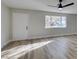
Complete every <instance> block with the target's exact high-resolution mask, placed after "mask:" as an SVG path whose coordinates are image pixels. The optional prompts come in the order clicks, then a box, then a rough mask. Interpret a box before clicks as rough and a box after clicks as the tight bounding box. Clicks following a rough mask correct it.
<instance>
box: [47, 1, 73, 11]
mask: <svg viewBox="0 0 79 59" xmlns="http://www.w3.org/2000/svg"><path fill="white" fill-rule="evenodd" d="M62 2H63V0H59V4H57V6H52V5H48V6H50V7H58V9H59V10H62V8H64V7H68V6H71V5H74V3H73V2H72V3H69V4H66V5H62Z"/></svg>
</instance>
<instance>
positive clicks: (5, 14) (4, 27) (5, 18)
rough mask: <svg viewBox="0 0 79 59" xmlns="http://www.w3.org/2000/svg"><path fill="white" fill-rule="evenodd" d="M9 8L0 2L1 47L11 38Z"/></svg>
mask: <svg viewBox="0 0 79 59" xmlns="http://www.w3.org/2000/svg"><path fill="white" fill-rule="evenodd" d="M10 15H11V14H10V10H9V8H8V7H6V6H5V5H4V4H3V3H2V4H1V47H3V46H4V45H6V44H7V43H8V42H9V41H10V38H11V27H10V26H11V24H10V20H11V19H10Z"/></svg>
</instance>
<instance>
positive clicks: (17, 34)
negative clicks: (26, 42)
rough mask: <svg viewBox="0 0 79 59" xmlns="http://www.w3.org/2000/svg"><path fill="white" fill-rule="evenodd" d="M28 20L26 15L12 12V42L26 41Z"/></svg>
mask: <svg viewBox="0 0 79 59" xmlns="http://www.w3.org/2000/svg"><path fill="white" fill-rule="evenodd" d="M28 20H29V15H28V14H27V13H17V12H14V13H13V14H12V23H13V24H12V29H13V40H23V39H27V36H28Z"/></svg>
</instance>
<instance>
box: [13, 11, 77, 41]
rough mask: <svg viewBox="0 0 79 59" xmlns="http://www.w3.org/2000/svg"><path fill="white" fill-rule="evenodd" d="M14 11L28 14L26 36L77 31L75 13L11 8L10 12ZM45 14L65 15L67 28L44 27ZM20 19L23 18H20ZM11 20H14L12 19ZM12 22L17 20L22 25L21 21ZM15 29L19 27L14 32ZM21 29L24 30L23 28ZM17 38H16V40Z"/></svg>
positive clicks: (59, 34) (74, 32)
mask: <svg viewBox="0 0 79 59" xmlns="http://www.w3.org/2000/svg"><path fill="white" fill-rule="evenodd" d="M15 13H24V14H28V15H29V18H28V33H27V35H28V37H27V38H34V37H41V36H42V37H45V36H61V35H71V34H76V31H77V30H76V29H77V28H76V27H77V26H76V24H77V18H76V16H77V15H75V14H59V13H52V12H43V11H33V10H18V9H13V10H12V14H15ZM45 15H52V16H53V15H55V16H60V15H61V16H67V28H51V29H45ZM12 17H13V16H12ZM16 17H17V16H16ZM26 17H27V16H26ZM21 19H23V18H21ZM12 20H14V19H12ZM14 22H17V23H18V22H19V23H18V24H21V26H24V25H22V24H23V22H22V21H14ZM26 23H27V22H26ZM13 26H16V25H13ZM25 26H26V25H25ZM25 26H24V27H25ZM17 30H19V29H16V30H15V32H16V31H17ZM21 30H24V28H23V29H21ZM22 34H23V33H22ZM13 35H14V34H13ZM13 38H14V40H15V38H16V37H13ZM17 39H18V38H16V40H17ZM21 39H22V38H21Z"/></svg>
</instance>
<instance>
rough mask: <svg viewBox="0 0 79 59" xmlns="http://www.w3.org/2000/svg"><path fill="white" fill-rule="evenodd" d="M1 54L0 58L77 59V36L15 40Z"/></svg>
mask: <svg viewBox="0 0 79 59" xmlns="http://www.w3.org/2000/svg"><path fill="white" fill-rule="evenodd" d="M1 54H2V55H1V57H2V59H77V36H75V35H72V36H63V37H55V38H45V39H37V40H24V41H15V42H11V43H10V44H8V45H7V46H6V47H5V48H4V49H3V51H2V53H1Z"/></svg>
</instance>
